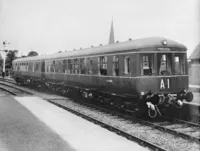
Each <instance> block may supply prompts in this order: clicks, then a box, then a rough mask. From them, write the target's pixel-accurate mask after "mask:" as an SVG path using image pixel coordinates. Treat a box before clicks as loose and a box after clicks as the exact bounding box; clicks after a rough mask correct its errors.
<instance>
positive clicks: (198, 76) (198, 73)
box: [188, 60, 200, 85]
mask: <svg viewBox="0 0 200 151" xmlns="http://www.w3.org/2000/svg"><path fill="white" fill-rule="evenodd" d="M188 74H189V84H190V85H200V63H199V61H198V60H196V61H192V62H191V63H190V64H189V65H188Z"/></svg>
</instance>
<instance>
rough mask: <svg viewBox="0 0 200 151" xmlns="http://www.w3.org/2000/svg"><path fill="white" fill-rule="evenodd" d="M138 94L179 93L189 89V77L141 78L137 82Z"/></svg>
mask: <svg viewBox="0 0 200 151" xmlns="http://www.w3.org/2000/svg"><path fill="white" fill-rule="evenodd" d="M136 84H137V90H138V92H144V93H148V92H149V91H151V92H153V93H178V92H180V91H182V90H183V89H186V90H187V88H188V76H166V77H156V76H155V77H145V78H139V79H138V80H137V82H136Z"/></svg>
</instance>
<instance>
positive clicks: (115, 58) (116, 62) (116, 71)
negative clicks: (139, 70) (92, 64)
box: [112, 56, 119, 76]
mask: <svg viewBox="0 0 200 151" xmlns="http://www.w3.org/2000/svg"><path fill="white" fill-rule="evenodd" d="M112 74H113V76H119V58H118V56H113V68H112Z"/></svg>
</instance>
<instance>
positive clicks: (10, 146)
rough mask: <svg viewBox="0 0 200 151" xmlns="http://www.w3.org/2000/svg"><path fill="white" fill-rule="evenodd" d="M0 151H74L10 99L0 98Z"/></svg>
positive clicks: (26, 110)
mask: <svg viewBox="0 0 200 151" xmlns="http://www.w3.org/2000/svg"><path fill="white" fill-rule="evenodd" d="M0 94H1V93H0ZM0 151H75V150H74V149H72V147H71V146H70V145H69V144H68V143H67V142H66V141H65V140H63V139H62V138H61V137H60V136H59V135H58V134H56V133H55V132H54V131H53V130H51V129H50V128H49V127H48V126H46V125H45V124H44V123H43V122H41V121H40V120H39V119H38V118H37V117H35V116H34V115H33V114H32V113H31V112H30V111H29V110H28V109H26V108H25V107H24V106H22V105H21V104H20V103H18V102H17V101H16V100H14V99H13V98H12V97H7V96H0Z"/></svg>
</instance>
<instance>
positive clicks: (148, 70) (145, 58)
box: [140, 54, 155, 76]
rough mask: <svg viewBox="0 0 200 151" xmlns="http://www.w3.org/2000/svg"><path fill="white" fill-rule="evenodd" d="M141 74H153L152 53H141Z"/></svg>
mask: <svg viewBox="0 0 200 151" xmlns="http://www.w3.org/2000/svg"><path fill="white" fill-rule="evenodd" d="M140 59H141V75H148V76H149V75H153V74H155V72H154V71H155V70H154V56H153V54H143V55H141V58H140Z"/></svg>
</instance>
